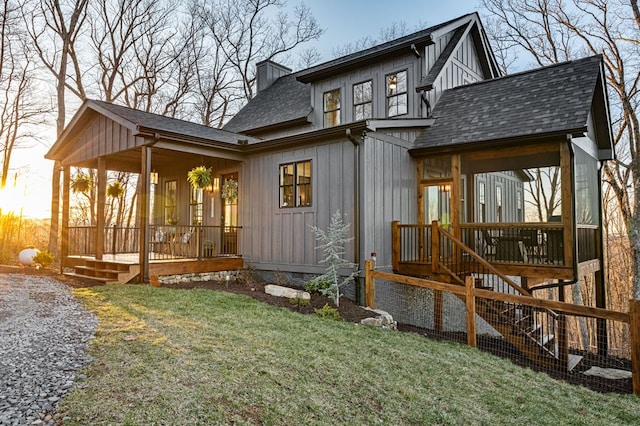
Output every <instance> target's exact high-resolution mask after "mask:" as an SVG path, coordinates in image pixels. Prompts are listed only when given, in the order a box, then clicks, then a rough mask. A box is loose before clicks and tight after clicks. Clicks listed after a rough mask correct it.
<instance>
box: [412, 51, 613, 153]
mask: <svg viewBox="0 0 640 426" xmlns="http://www.w3.org/2000/svg"><path fill="white" fill-rule="evenodd" d="M601 59H602V58H601V57H600V56H592V57H588V58H584V59H579V60H575V61H571V62H566V63H562V64H557V65H551V66H548V67H544V68H539V69H536V70H532V71H527V72H523V73H519V74H512V75H508V76H506V77H502V78H497V79H494V80H485V81H482V82H479V83H474V84H470V85H466V86H460V87H457V88H453V89H449V90H447V91H445V92H444V93H443V94H442V96H441V98H440V100H439V101H438V103H437V105H436V106H435V108H434V110H433V117H434V118H435V123H434V125H433V126H432V127H431V128H429V129H426V130H425V131H424V132H423V133H422V134H421V135H419V136H418V137H417V138H416V141H415V148H414V150H412V151H414V152H415V151H417V150H422V151H424V150H425V149H427V148H437V147H451V146H454V145H465V144H469V143H474V142H483V141H497V140H506V139H515V138H523V137H536V136H543V135H546V134H554V133H577V132H582V131H586V126H587V122H588V116H589V112H590V110H591V105H592V101H593V98H594V92H595V90H596V87H597V84H598V80H599V78H600V62H601Z"/></svg>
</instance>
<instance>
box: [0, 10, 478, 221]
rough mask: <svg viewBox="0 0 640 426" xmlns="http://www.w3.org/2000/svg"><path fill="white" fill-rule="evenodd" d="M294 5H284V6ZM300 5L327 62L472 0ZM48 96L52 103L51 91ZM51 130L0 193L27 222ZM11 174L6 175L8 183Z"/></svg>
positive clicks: (437, 19)
mask: <svg viewBox="0 0 640 426" xmlns="http://www.w3.org/2000/svg"><path fill="white" fill-rule="evenodd" d="M298 3H299V2H295V1H290V2H289V6H290V7H293V5H295V4H298ZM306 4H307V5H308V6H309V8H310V9H311V12H312V13H313V15H314V16H315V18H316V19H317V21H318V24H319V25H320V27H321V28H323V29H325V33H324V34H323V35H322V36H321V38H320V40H318V41H317V42H314V44H312V46H315V47H316V48H317V49H318V51H319V52H320V54H321V55H322V58H321V62H324V61H328V60H330V59H332V58H333V49H334V48H336V47H341V46H344V45H345V44H347V43H353V42H356V41H358V40H361V39H363V38H364V37H367V36H370V37H372V38H375V39H377V38H378V37H379V34H380V31H381V30H382V29H385V28H388V27H389V26H390V25H391V24H393V23H404V24H406V27H407V29H408V30H409V31H410V32H413V31H418V30H420V29H422V28H427V27H429V26H432V25H436V24H438V23H441V22H444V21H448V20H450V19H453V18H456V17H458V16H461V15H464V14H466V13H470V12H474V11H476V9H477V6H478V2H477V1H475V0H448V1H434V0H404V1H395V2H393V1H382V0H321V1H319V0H308V1H307V2H306ZM50 90H51V95H48V94H47V95H46V96H47V97H48V98H51V100H52V103H55V102H54V99H55V98H54V95H53V90H54V89H53V87H51V89H50ZM68 105H69V106H68V108H69V111H68V114H67V122H68V121H69V119H70V118H71V117H72V116H73V114H74V113H75V109H76V108H77V107H78V106H79V102H77V101H76V100H74V99H69V100H68ZM49 121H50V122H51V127H50V128H47V127H44V126H43V127H42V129H41V136H42V139H43V140H42V141H41V142H39V143H34V144H31V146H30V147H29V148H23V149H21V150H19V151H17V152H16V153H15V158H14V159H13V160H12V169H15V170H16V171H17V172H18V186H17V187H16V189H15V191H14V192H13V194H12V195H11V196H7V194H6V193H5V194H3V195H2V197H3V198H4V199H3V200H0V202H1V203H2V204H3V205H5V204H7V203H13V204H16V205H23V206H24V208H23V210H22V214H23V215H25V216H29V217H48V216H49V213H50V205H51V173H52V166H53V163H52V162H51V161H48V160H45V159H44V155H45V153H46V152H47V151H48V148H49V147H50V146H51V145H53V143H54V142H55V140H54V138H55V129H54V128H53V124H54V121H55V114H53V115H52V116H51V118H50V120H49ZM13 175H14V174H13V173H11V174H10V175H9V177H10V179H12V178H13Z"/></svg>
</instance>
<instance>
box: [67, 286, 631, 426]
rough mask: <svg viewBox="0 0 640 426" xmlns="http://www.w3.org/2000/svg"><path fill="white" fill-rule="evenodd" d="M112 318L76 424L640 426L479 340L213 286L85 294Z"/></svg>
mask: <svg viewBox="0 0 640 426" xmlns="http://www.w3.org/2000/svg"><path fill="white" fill-rule="evenodd" d="M75 294H76V296H78V297H79V298H80V299H81V300H82V301H83V302H84V303H85V306H86V307H87V308H88V309H90V310H91V311H93V312H95V313H96V314H97V315H98V317H99V319H100V325H99V328H98V330H97V332H96V339H95V340H93V341H92V343H91V348H90V352H91V355H92V356H93V357H94V362H93V363H92V364H91V365H90V367H88V368H87V369H86V370H85V371H84V374H85V375H86V379H84V380H81V381H80V382H79V384H80V386H81V387H80V388H79V389H76V390H75V391H74V392H72V393H71V394H70V395H69V396H68V397H67V398H66V399H65V400H64V401H63V403H62V404H61V406H60V407H59V412H60V414H61V415H63V416H68V417H70V418H71V421H70V422H69V423H68V424H82V425H84V424H131V425H150V424H176V425H178V424H179V425H192V424H201V425H212V424H238V425H242V424H273V425H301V424H313V425H324V424H326V425H333V424H349V425H375V424H385V425H386V424H389V425H399V424H456V425H457V424H466V425H474V424H476V425H481V424H491V425H495V424H553V425H557V424H588V425H597V424H603V425H604V424H606V425H614V424H640V398H638V397H635V396H632V395H615V394H597V393H594V392H592V391H590V390H587V389H584V388H580V387H575V386H571V385H567V384H564V383H560V382H557V381H554V380H552V379H551V378H549V377H548V376H546V375H544V374H541V373H536V372H533V371H531V370H528V369H524V368H521V367H518V366H515V365H513V364H512V363H511V362H509V361H508V360H503V359H499V358H496V357H493V356H491V355H489V354H487V353H484V352H480V351H477V350H475V349H473V348H470V347H467V346H463V345H459V344H455V343H447V342H439V341H433V340H429V339H426V338H424V337H420V336H418V335H415V334H411V333H400V332H390V331H385V330H381V329H374V328H369V327H365V326H361V325H356V324H350V323H344V322H336V321H331V320H327V319H322V318H318V317H316V316H312V315H306V316H305V315H301V314H297V313H293V312H290V311H288V310H285V309H280V308H274V307H271V306H267V305H264V304H261V303H258V302H256V301H254V300H253V299H250V298H248V297H243V296H238V295H234V294H229V293H223V292H214V291H208V290H171V289H165V288H155V287H149V286H133V285H122V286H120V285H119V286H108V287H92V288H85V289H78V290H75Z"/></svg>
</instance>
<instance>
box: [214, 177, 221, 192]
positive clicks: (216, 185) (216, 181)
mask: <svg viewBox="0 0 640 426" xmlns="http://www.w3.org/2000/svg"><path fill="white" fill-rule="evenodd" d="M213 190H214V191H219V190H220V178H213Z"/></svg>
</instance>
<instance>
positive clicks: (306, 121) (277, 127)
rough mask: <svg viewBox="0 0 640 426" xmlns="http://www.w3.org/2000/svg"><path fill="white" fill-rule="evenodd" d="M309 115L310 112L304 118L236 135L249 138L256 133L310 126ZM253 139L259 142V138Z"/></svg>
mask: <svg viewBox="0 0 640 426" xmlns="http://www.w3.org/2000/svg"><path fill="white" fill-rule="evenodd" d="M310 114H311V111H309V112H308V113H307V114H306V115H304V116H300V117H297V118H294V119H291V120H287V121H280V122H278V123H273V124H268V125H266V126H261V127H256V128H252V129H246V130H241V131H239V132H238V133H239V134H242V135H249V136H250V135H255V134H258V133H262V132H269V131H276V130H280V129H282V128H285V127H289V126H293V125H300V124H311V121H310V120H309V115H310ZM253 137H254V138H256V140H257V141H259V138H257V137H256V136H253Z"/></svg>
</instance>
